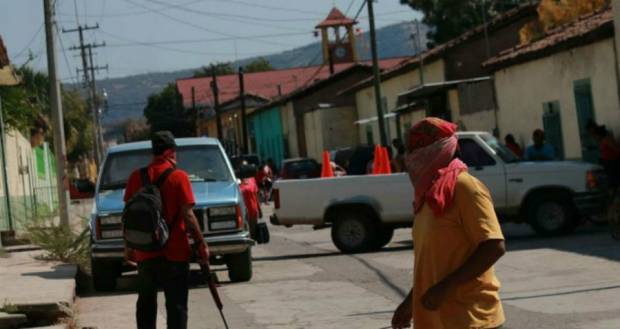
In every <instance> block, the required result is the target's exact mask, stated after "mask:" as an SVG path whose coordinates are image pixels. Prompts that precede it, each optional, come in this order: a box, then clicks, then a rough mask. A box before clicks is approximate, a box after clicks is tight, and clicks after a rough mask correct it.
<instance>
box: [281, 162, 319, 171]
mask: <svg viewBox="0 0 620 329" xmlns="http://www.w3.org/2000/svg"><path fill="white" fill-rule="evenodd" d="M316 168H317V164H316V163H315V162H313V161H297V162H292V163H290V164H289V165H288V170H290V171H292V172H300V171H303V172H307V171H312V170H316Z"/></svg>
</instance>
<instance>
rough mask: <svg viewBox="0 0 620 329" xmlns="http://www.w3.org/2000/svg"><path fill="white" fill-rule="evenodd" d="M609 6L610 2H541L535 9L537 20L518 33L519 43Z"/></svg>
mask: <svg viewBox="0 0 620 329" xmlns="http://www.w3.org/2000/svg"><path fill="white" fill-rule="evenodd" d="M609 4H610V0H590V1H583V0H542V1H541V2H540V4H539V5H538V9H537V11H538V20H536V21H534V22H531V23H529V24H527V25H526V26H524V27H523V28H522V29H521V31H520V38H521V43H528V42H531V41H534V40H536V39H538V38H540V37H542V36H544V35H545V33H547V32H549V31H550V30H552V29H554V28H556V27H558V26H561V25H564V24H567V23H570V22H572V21H574V20H576V19H578V18H579V17H580V16H583V15H586V14H589V13H592V12H594V11H597V10H600V9H601V8H604V7H606V6H609Z"/></svg>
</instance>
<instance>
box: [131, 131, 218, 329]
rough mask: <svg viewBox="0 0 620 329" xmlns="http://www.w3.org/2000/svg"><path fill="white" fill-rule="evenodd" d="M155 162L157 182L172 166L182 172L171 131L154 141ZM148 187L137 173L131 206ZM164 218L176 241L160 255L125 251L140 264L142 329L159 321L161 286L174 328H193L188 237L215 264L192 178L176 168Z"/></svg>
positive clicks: (152, 173)
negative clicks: (197, 210) (189, 318)
mask: <svg viewBox="0 0 620 329" xmlns="http://www.w3.org/2000/svg"><path fill="white" fill-rule="evenodd" d="M151 143H152V147H153V155H154V157H153V161H152V162H151V164H150V165H149V166H148V174H149V179H150V180H151V182H154V181H156V180H157V178H158V177H159V176H160V175H161V174H162V173H163V172H164V171H166V170H167V169H168V168H176V143H175V141H174V136H173V135H172V133H170V132H169V131H162V132H157V133H155V134H154V135H153V138H152V140H151ZM141 188H142V179H141V176H140V170H139V169H137V170H135V171H134V172H133V173H132V174H131V176H130V177H129V180H128V182H127V188H126V189H125V198H124V199H125V202H127V201H129V199H131V197H132V196H133V195H134V194H135V193H136V192H138V191H139V190H140V189H141ZM161 198H162V203H163V205H162V209H163V217H164V218H165V219H166V221H167V222H168V225H169V231H170V237H169V239H168V242H167V243H166V245H165V246H164V248H163V249H162V250H160V251H156V252H144V251H139V250H135V251H132V250H128V249H126V250H125V255H126V258H127V260H128V261H131V260H130V259H129V258H130V255H134V256H135V260H136V261H137V263H138V302H137V305H136V320H137V324H138V329H155V328H156V322H157V289H158V287H159V286H161V287H162V288H163V290H164V294H165V297H166V312H167V315H168V316H167V322H168V328H170V329H185V328H187V304H188V295H189V263H190V258H191V247H190V244H189V239H188V236H187V233H188V232H190V233H191V234H192V238H193V240H194V241H195V242H196V243H198V251H199V252H198V254H199V262H200V263H201V264H206V263H207V262H208V261H209V252H208V248H207V246H206V244H205V242H204V239H203V236H202V232H201V230H200V226H199V224H198V220H197V219H196V216H195V215H194V212H193V210H192V208H193V207H194V203H195V202H194V194H193V192H192V186H191V183H190V181H189V178H188V176H187V173H185V172H184V171H182V170H179V169H175V170H174V171H173V172H172V173H171V174H170V176H169V177H168V178H167V179H166V180H165V182H164V183H163V184H162V186H161Z"/></svg>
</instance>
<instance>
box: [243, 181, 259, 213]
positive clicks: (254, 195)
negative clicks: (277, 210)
mask: <svg viewBox="0 0 620 329" xmlns="http://www.w3.org/2000/svg"><path fill="white" fill-rule="evenodd" d="M240 188H241V194H243V202H244V203H245V207H246V208H247V209H248V218H249V219H250V220H257V219H258V214H259V211H258V207H260V206H259V204H258V185H256V180H255V179H254V178H248V179H244V180H242V181H241V186H240Z"/></svg>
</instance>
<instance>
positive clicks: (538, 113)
mask: <svg viewBox="0 0 620 329" xmlns="http://www.w3.org/2000/svg"><path fill="white" fill-rule="evenodd" d="M613 47H614V40H613V39H611V38H610V39H606V40H603V41H599V42H596V43H594V44H590V45H586V46H582V47H579V48H574V49H571V50H567V51H563V52H560V53H556V54H553V55H551V56H549V57H545V58H542V59H538V60H534V61H530V62H527V63H524V64H519V65H515V66H512V67H508V68H506V69H503V70H500V71H498V72H496V73H495V84H496V89H497V100H498V106H499V127H500V132H501V134H502V136H503V135H505V134H508V133H512V134H514V135H515V137H516V138H517V140H520V141H521V142H522V143H524V144H529V142H530V140H531V134H532V132H533V130H535V129H537V128H542V127H543V121H542V115H543V103H544V102H550V101H559V103H560V109H561V119H562V132H563V135H564V149H565V156H566V158H580V157H581V142H580V138H579V128H578V123H577V110H576V105H575V96H574V92H573V83H574V81H576V80H580V79H586V78H589V79H591V85H592V97H593V101H594V109H595V111H594V113H595V118H596V121H597V122H598V123H599V124H605V125H607V127H608V128H610V129H612V130H613V132H614V134H615V136H620V106H619V100H618V89H617V79H616V71H615V69H614V67H615V53H614V48H613ZM468 128H469V127H468Z"/></svg>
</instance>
